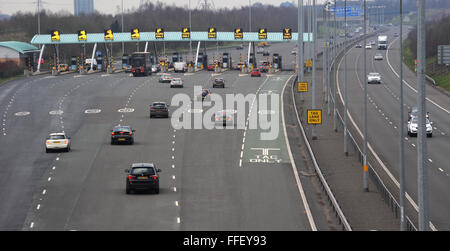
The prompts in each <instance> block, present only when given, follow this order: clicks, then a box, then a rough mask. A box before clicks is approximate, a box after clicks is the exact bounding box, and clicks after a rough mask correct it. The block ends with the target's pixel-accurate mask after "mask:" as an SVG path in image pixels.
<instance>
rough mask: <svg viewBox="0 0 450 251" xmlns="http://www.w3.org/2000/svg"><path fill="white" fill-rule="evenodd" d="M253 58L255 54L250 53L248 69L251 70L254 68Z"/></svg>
mask: <svg viewBox="0 0 450 251" xmlns="http://www.w3.org/2000/svg"><path fill="white" fill-rule="evenodd" d="M253 58H254V54H253V52H251V53H250V59H249V61H248V62H249V64H248V67H249V68H252V67H253ZM255 67H256V65H255Z"/></svg>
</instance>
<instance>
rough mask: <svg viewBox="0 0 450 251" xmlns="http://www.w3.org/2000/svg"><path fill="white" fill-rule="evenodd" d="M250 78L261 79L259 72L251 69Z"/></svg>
mask: <svg viewBox="0 0 450 251" xmlns="http://www.w3.org/2000/svg"><path fill="white" fill-rule="evenodd" d="M251 76H252V77H261V71H260V70H259V69H253V70H252V73H251Z"/></svg>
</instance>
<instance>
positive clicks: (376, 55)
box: [373, 53, 383, 60]
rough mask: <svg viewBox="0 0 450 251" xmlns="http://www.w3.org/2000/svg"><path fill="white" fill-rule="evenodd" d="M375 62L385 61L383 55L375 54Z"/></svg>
mask: <svg viewBox="0 0 450 251" xmlns="http://www.w3.org/2000/svg"><path fill="white" fill-rule="evenodd" d="M373 59H374V60H383V55H382V54H381V53H377V54H375V56H373Z"/></svg>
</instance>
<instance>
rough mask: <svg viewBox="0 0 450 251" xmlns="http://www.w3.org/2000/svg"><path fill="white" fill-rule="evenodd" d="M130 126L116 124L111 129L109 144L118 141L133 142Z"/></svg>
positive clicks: (132, 132)
mask: <svg viewBox="0 0 450 251" xmlns="http://www.w3.org/2000/svg"><path fill="white" fill-rule="evenodd" d="M135 132H136V130H133V129H132V128H131V127H130V126H122V125H117V126H115V127H114V128H113V129H112V130H111V145H114V144H119V143H128V144H130V145H132V144H134V133H135Z"/></svg>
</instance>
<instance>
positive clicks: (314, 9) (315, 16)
mask: <svg viewBox="0 0 450 251" xmlns="http://www.w3.org/2000/svg"><path fill="white" fill-rule="evenodd" d="M312 7H313V9H312V18H313V22H312V26H313V41H312V42H313V55H312V61H313V62H312V63H313V66H312V67H313V68H312V109H316V108H317V105H316V85H317V83H316V67H317V62H316V61H317V42H316V40H317V15H316V0H313V6H312ZM311 138H312V139H313V140H315V139H317V128H316V125H313V127H312V132H311Z"/></svg>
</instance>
